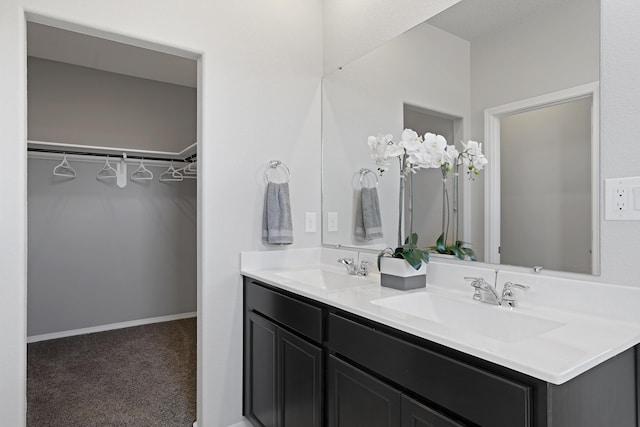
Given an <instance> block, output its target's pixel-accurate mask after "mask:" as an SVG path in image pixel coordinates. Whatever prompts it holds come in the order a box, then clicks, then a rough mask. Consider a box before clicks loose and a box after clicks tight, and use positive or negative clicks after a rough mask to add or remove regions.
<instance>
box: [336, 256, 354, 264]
mask: <svg viewBox="0 0 640 427" xmlns="http://www.w3.org/2000/svg"><path fill="white" fill-rule="evenodd" d="M338 262H339V263H340V264H344V265H352V264H353V258H351V257H349V258H340V259H339V260H338Z"/></svg>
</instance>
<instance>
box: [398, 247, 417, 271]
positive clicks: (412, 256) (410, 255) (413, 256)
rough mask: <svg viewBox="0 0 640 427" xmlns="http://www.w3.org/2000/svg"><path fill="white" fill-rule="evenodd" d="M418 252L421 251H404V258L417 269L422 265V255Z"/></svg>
mask: <svg viewBox="0 0 640 427" xmlns="http://www.w3.org/2000/svg"><path fill="white" fill-rule="evenodd" d="M418 252H422V251H411V250H410V251H407V252H405V253H404V254H403V255H404V259H405V260H406V261H407V262H408V263H409V264H410V265H411V266H412V267H413V268H415V269H416V270H419V269H420V267H421V266H422V256H421V255H420V254H418Z"/></svg>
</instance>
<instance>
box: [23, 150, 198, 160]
mask: <svg viewBox="0 0 640 427" xmlns="http://www.w3.org/2000/svg"><path fill="white" fill-rule="evenodd" d="M27 151H29V152H32V153H52V154H68V155H77V156H94V157H106V156H109V157H111V158H114V159H116V158H122V152H114V153H92V152H88V151H76V150H59V149H50V148H32V147H28V148H27ZM125 153H126V151H125ZM126 154H127V160H141V159H144V160H157V161H162V162H170V161H174V162H181V163H188V162H190V161H192V160H194V159H195V158H196V157H197V156H198V154H197V153H194V154H192V155H190V156H188V157H186V158H184V159H180V158H177V157H176V158H170V157H154V156H144V155H138V154H129V153H126Z"/></svg>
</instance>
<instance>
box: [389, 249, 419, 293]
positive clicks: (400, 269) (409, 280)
mask: <svg viewBox="0 0 640 427" xmlns="http://www.w3.org/2000/svg"><path fill="white" fill-rule="evenodd" d="M380 285H382V286H385V287H387V288H393V289H399V290H401V291H408V290H410V289H418V288H424V287H426V286H427V264H426V263H425V262H423V263H422V266H421V267H420V269H419V270H416V269H415V268H413V267H412V266H411V264H409V263H408V262H407V261H405V260H404V259H402V258H391V257H382V258H380Z"/></svg>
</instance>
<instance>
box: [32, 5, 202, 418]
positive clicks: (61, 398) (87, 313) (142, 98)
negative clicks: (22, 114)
mask: <svg viewBox="0 0 640 427" xmlns="http://www.w3.org/2000/svg"><path fill="white" fill-rule="evenodd" d="M116 40H117V41H116ZM123 41H125V43H123ZM27 55H28V57H27V82H28V86H27V101H28V103H27V105H28V120H27V122H28V141H27V150H28V153H27V154H28V156H27V157H28V165H27V166H28V168H27V200H28V275H27V277H28V283H27V343H28V349H27V425H28V426H29V425H33V426H38V425H167V426H181V425H184V426H191V425H192V424H193V423H194V421H195V420H196V406H197V405H196V378H197V372H196V366H197V347H196V341H197V338H196V336H197V331H196V330H197V276H198V275H197V270H198V265H199V254H198V250H197V179H198V170H199V164H198V143H197V141H198V140H199V135H198V122H199V120H200V118H199V117H198V114H199V113H198V112H199V111H200V108H199V106H198V102H199V101H198V99H199V98H198V82H197V74H198V73H197V67H198V58H199V56H198V55H197V54H193V53H190V52H186V51H179V50H176V49H174V48H168V47H164V46H159V45H155V44H152V43H148V42H142V41H138V40H130V39H125V38H124V37H120V36H115V35H111V34H105V33H102V32H98V31H95V30H92V29H89V28H81V27H78V26H76V25H71V24H66V23H55V24H53V25H52V24H51V21H50V20H48V19H38V18H33V20H32V21H30V22H28V23H27Z"/></svg>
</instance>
